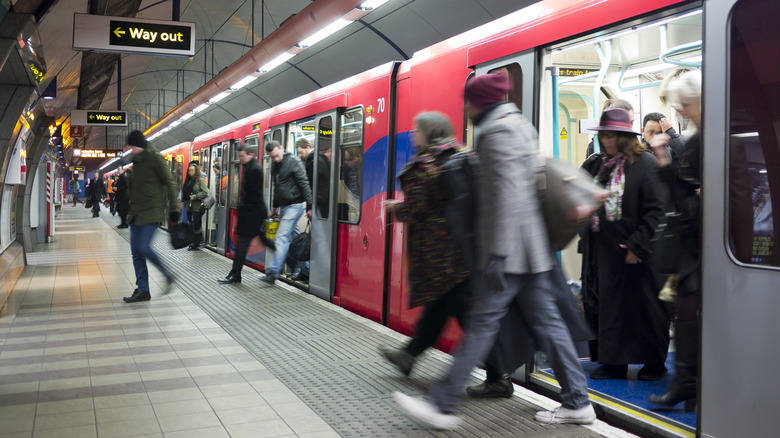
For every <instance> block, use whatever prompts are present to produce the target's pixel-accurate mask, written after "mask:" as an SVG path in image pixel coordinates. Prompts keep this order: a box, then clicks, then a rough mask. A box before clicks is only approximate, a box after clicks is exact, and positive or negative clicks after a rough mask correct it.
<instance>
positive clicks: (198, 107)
mask: <svg viewBox="0 0 780 438" xmlns="http://www.w3.org/2000/svg"><path fill="white" fill-rule="evenodd" d="M208 107H209V104H208V103H202V104H200V105H198V106H197V107H195V109H194V110H192V112H193V113H199V112H201V111H203V110H204V109H206V108H208Z"/></svg>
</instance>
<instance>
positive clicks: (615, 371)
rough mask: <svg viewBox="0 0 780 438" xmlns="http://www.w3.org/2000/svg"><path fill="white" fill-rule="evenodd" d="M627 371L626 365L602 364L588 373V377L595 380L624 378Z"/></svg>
mask: <svg viewBox="0 0 780 438" xmlns="http://www.w3.org/2000/svg"><path fill="white" fill-rule="evenodd" d="M626 373H628V365H602V366H600V367H598V368H596V369H595V370H593V372H591V373H590V378H591V379H595V380H604V379H625V378H626Z"/></svg>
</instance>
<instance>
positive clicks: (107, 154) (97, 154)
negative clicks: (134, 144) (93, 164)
mask: <svg viewBox="0 0 780 438" xmlns="http://www.w3.org/2000/svg"><path fill="white" fill-rule="evenodd" d="M114 157H116V151H106V150H103V149H82V150H81V158H114Z"/></svg>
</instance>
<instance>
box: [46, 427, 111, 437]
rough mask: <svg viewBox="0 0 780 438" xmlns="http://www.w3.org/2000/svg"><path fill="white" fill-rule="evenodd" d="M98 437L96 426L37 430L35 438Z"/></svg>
mask: <svg viewBox="0 0 780 438" xmlns="http://www.w3.org/2000/svg"><path fill="white" fill-rule="evenodd" d="M92 437H97V432H96V431H95V426H94V425H85V426H76V427H65V428H59V429H44V430H37V429H36V430H35V433H34V434H33V438H92Z"/></svg>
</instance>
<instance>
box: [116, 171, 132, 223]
mask: <svg viewBox="0 0 780 438" xmlns="http://www.w3.org/2000/svg"><path fill="white" fill-rule="evenodd" d="M129 173H130V170H127V171H125V170H124V168H123V167H122V166H119V169H118V170H117V179H116V185H115V190H116V193H115V194H114V196H115V197H116V211H117V213H119V219H120V220H121V221H122V222H121V223H120V224H119V225H118V226H117V228H127V226H128V225H127V214H128V212H129V211H130V179H129Z"/></svg>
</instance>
